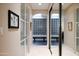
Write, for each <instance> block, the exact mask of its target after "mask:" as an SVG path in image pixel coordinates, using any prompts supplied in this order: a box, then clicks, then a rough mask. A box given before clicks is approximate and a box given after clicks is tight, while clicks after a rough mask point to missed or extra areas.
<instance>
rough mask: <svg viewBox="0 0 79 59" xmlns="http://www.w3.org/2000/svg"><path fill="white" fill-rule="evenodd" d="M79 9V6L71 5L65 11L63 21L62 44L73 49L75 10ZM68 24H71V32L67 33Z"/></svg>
mask: <svg viewBox="0 0 79 59" xmlns="http://www.w3.org/2000/svg"><path fill="white" fill-rule="evenodd" d="M77 8H79V4H72V5H71V6H70V7H69V8H67V9H66V10H65V20H64V43H65V44H66V45H67V46H69V47H71V48H73V49H75V44H76V40H75V32H76V30H75V20H76V9H77ZM68 22H72V23H73V26H72V31H68Z"/></svg>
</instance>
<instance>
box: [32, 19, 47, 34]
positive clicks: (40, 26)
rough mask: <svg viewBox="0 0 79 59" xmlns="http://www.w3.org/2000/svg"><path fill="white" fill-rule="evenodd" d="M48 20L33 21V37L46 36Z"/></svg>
mask: <svg viewBox="0 0 79 59" xmlns="http://www.w3.org/2000/svg"><path fill="white" fill-rule="evenodd" d="M46 33H47V19H33V35H46Z"/></svg>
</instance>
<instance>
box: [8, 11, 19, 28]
mask: <svg viewBox="0 0 79 59" xmlns="http://www.w3.org/2000/svg"><path fill="white" fill-rule="evenodd" d="M8 28H16V29H18V28H19V15H17V14H16V13H14V12H12V11H11V10H8Z"/></svg>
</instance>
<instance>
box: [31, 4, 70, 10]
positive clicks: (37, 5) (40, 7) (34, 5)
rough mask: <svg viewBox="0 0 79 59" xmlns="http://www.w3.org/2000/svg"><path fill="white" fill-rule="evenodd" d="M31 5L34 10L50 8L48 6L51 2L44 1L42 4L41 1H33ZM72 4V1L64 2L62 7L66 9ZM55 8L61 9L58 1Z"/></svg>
mask: <svg viewBox="0 0 79 59" xmlns="http://www.w3.org/2000/svg"><path fill="white" fill-rule="evenodd" d="M30 5H31V7H32V9H33V10H48V7H49V5H50V3H42V4H41V5H39V3H31V4H30ZM70 5H71V3H63V4H62V9H63V10H65V9H66V8H67V7H69V6H70ZM53 9H54V10H59V5H58V3H55V4H54V5H53Z"/></svg>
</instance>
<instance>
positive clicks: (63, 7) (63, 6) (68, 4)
mask: <svg viewBox="0 0 79 59" xmlns="http://www.w3.org/2000/svg"><path fill="white" fill-rule="evenodd" d="M70 5H71V3H63V4H62V9H63V10H65V9H66V8H68V7H69V6H70ZM53 10H59V4H58V3H55V4H54V5H53Z"/></svg>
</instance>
